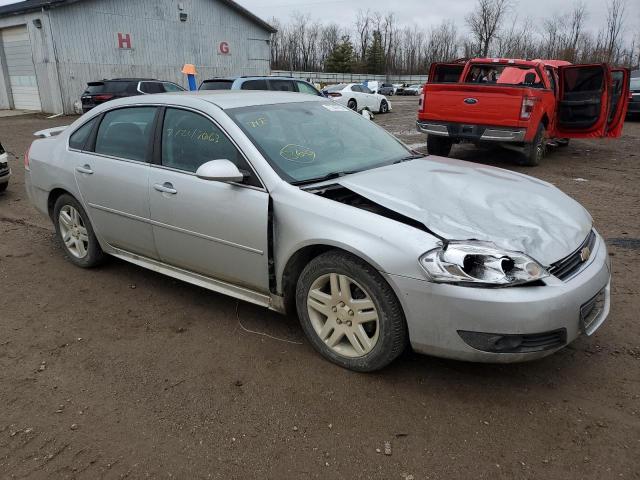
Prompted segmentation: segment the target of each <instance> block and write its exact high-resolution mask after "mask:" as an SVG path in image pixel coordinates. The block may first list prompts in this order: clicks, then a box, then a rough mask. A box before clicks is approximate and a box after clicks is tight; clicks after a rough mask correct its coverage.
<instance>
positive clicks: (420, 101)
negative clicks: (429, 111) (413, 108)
mask: <svg viewBox="0 0 640 480" xmlns="http://www.w3.org/2000/svg"><path fill="white" fill-rule="evenodd" d="M423 107H424V93H421V94H420V99H419V100H418V110H422V108H423Z"/></svg>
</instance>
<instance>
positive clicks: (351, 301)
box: [296, 251, 407, 372]
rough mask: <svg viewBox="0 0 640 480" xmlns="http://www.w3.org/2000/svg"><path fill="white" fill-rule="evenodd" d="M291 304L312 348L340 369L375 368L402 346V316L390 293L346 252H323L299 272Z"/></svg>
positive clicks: (370, 270) (371, 271)
mask: <svg viewBox="0 0 640 480" xmlns="http://www.w3.org/2000/svg"><path fill="white" fill-rule="evenodd" d="M296 306H297V310H298V316H299V318H300V323H301V325H302V328H303V330H304V332H305V334H306V335H307V337H308V338H309V341H310V342H311V344H312V345H313V347H314V348H315V349H316V350H317V351H318V352H319V353H320V354H321V355H322V356H324V357H325V358H327V359H328V360H330V361H331V362H333V363H336V364H337V365H340V366H341V367H344V368H348V369H350V370H354V371H358V372H372V371H375V370H379V369H381V368H383V367H385V366H387V365H388V364H390V363H391V362H392V361H393V360H395V359H396V358H397V357H398V355H400V354H401V353H402V351H403V350H404V348H405V345H406V343H407V328H406V322H405V319H404V314H403V312H402V308H401V306H400V302H399V301H398V299H397V298H396V296H395V294H394V292H393V290H391V287H390V286H389V285H388V284H387V282H386V281H385V280H384V278H382V276H381V275H380V273H378V271H376V269H374V268H373V267H371V266H370V265H369V264H367V263H365V262H364V261H362V260H360V259H359V258H357V257H354V256H352V255H349V254H347V253H343V252H340V251H329V252H326V253H324V254H322V255H320V256H318V257H316V258H315V259H313V260H312V261H311V262H310V263H309V264H308V265H307V266H306V267H305V268H304V270H303V271H302V274H301V275H300V278H299V279H298V283H297V288H296Z"/></svg>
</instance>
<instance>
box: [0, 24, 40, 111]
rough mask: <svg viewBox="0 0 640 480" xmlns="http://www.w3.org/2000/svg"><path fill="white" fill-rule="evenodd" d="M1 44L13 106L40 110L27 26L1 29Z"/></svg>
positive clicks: (21, 108)
mask: <svg viewBox="0 0 640 480" xmlns="http://www.w3.org/2000/svg"><path fill="white" fill-rule="evenodd" d="M2 45H3V47H4V58H5V59H6V61H7V70H8V73H9V85H10V87H11V96H12V97H13V108H15V109H16V110H36V111H40V110H42V107H41V105H40V93H39V92H38V84H37V83H36V69H35V67H34V65H33V57H32V56H31V42H30V41H29V34H28V32H27V27H26V26H24V25H22V26H20V27H11V28H4V29H2Z"/></svg>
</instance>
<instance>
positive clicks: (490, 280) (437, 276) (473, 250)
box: [420, 241, 549, 286]
mask: <svg viewBox="0 0 640 480" xmlns="http://www.w3.org/2000/svg"><path fill="white" fill-rule="evenodd" d="M420 264H421V265H422V267H423V268H424V269H425V270H426V272H427V274H428V275H429V277H430V278H431V280H432V281H434V282H438V283H459V284H476V285H477V286H480V285H482V284H484V285H487V286H508V285H518V284H522V283H528V282H534V281H536V280H540V279H541V278H544V277H547V276H548V275H549V273H548V272H547V271H546V270H545V269H544V267H543V266H542V265H540V264H539V263H538V262H536V261H535V260H534V259H532V258H531V257H528V256H527V255H525V254H523V253H520V252H512V251H509V250H501V249H499V248H497V247H496V246H495V245H494V244H493V243H490V242H476V241H468V242H449V243H448V244H447V246H446V247H439V248H435V249H433V250H430V251H428V252H427V253H425V254H424V255H423V256H422V257H421V258H420Z"/></svg>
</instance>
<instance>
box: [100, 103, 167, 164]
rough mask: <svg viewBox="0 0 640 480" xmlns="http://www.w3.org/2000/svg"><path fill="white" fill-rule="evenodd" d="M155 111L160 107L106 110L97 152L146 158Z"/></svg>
mask: <svg viewBox="0 0 640 480" xmlns="http://www.w3.org/2000/svg"><path fill="white" fill-rule="evenodd" d="M155 114H156V107H130V108H119V109H117V110H111V111H110V112H107V113H105V115H104V117H103V119H102V122H101V123H100V127H99V128H98V135H97V137H96V147H95V152H96V153H100V154H103V155H109V156H112V157H119V158H126V159H129V160H136V161H138V162H144V161H146V159H147V157H148V154H149V150H150V140H151V136H152V134H153V125H154V118H155Z"/></svg>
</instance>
